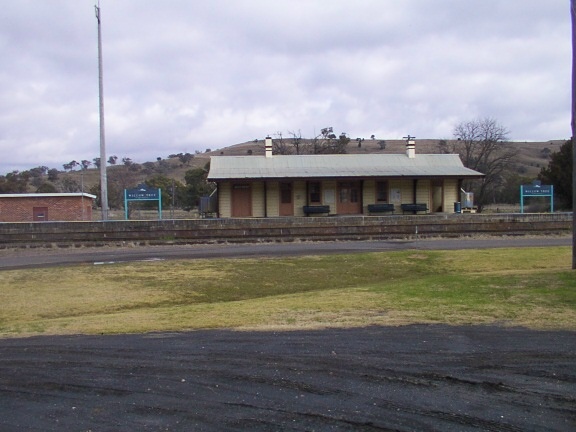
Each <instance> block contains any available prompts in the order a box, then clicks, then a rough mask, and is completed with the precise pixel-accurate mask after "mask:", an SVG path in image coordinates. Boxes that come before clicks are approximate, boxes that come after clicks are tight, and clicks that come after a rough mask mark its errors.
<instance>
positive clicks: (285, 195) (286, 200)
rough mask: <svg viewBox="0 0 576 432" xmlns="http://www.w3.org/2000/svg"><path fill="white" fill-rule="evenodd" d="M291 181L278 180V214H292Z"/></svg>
mask: <svg viewBox="0 0 576 432" xmlns="http://www.w3.org/2000/svg"><path fill="white" fill-rule="evenodd" d="M293 196H294V195H293V192H292V183H289V182H280V209H279V212H280V216H294V200H293Z"/></svg>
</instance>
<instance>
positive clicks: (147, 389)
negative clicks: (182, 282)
mask: <svg viewBox="0 0 576 432" xmlns="http://www.w3.org/2000/svg"><path fill="white" fill-rule="evenodd" d="M0 430H2V431H3V432H22V431H42V432H48V431H100V432H104V431H110V432H111V431H239V430H243V431H507V432H511V431H514V432H520V431H523V432H526V431H539V432H541V431H566V432H569V431H570V432H572V431H574V430H576V334H575V333H574V332H561V331H556V332H546V331H531V330H526V329H522V328H503V327H495V326H473V327H450V326H445V325H412V326H404V327H368V328H359V329H332V330H318V331H296V332H280V333H279V332H235V331H220V330H217V331H196V332H187V333H175V334H168V333H166V334H148V335H119V336H62V337H34V338H28V339H8V340H2V341H0Z"/></svg>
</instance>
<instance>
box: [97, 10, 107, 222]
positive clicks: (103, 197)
mask: <svg viewBox="0 0 576 432" xmlns="http://www.w3.org/2000/svg"><path fill="white" fill-rule="evenodd" d="M94 8H95V9H96V20H97V21H98V95H99V100H100V205H101V207H102V220H104V221H105V220H108V178H107V176H106V139H105V138H104V137H105V134H104V84H103V81H104V80H103V74H102V31H101V29H100V0H98V5H96V6H94Z"/></svg>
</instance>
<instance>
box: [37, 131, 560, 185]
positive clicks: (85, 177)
mask: <svg viewBox="0 0 576 432" xmlns="http://www.w3.org/2000/svg"><path fill="white" fill-rule="evenodd" d="M302 141H303V142H304V143H307V142H310V140H302ZM440 141H441V140H439V139H417V140H416V153H417V154H418V153H429V154H434V153H440V152H441V150H440V147H439V142H440ZM564 142H565V141H563V140H555V141H545V142H511V143H510V144H509V145H511V146H513V147H515V148H516V149H517V150H518V157H517V160H516V164H515V165H513V166H511V167H510V169H511V170H513V171H515V172H516V173H518V174H521V175H522V176H526V177H532V178H535V177H536V176H537V175H538V173H539V172H540V169H541V168H542V167H543V166H546V165H547V164H548V161H549V157H548V155H549V154H550V153H553V152H557V151H559V150H560V147H561V146H562V144H564ZM449 143H450V142H449ZM405 144H406V143H405V141H404V140H378V139H367V140H364V141H361V142H360V143H359V142H358V141H356V140H354V139H352V140H351V141H350V143H349V144H348V146H347V149H346V150H347V153H349V154H358V153H397V154H398V153H404V152H405ZM247 155H254V156H257V155H264V140H257V141H256V140H254V141H247V142H244V143H240V144H235V145H231V146H229V147H223V148H220V149H217V150H214V151H210V152H205V153H197V154H195V155H193V157H192V158H190V159H189V160H187V161H186V163H183V162H182V160H181V159H180V158H179V157H178V156H177V155H173V157H167V158H166V159H162V160H157V161H154V162H145V163H141V164H134V166H133V167H132V169H130V170H127V169H126V166H124V165H123V164H122V163H120V162H118V164H117V165H114V166H109V167H108V172H109V178H115V177H114V173H115V172H116V173H117V174H119V173H120V172H122V170H123V171H125V172H129V173H130V176H129V177H126V176H125V175H124V174H122V175H121V176H120V177H121V178H122V183H126V184H122V185H119V186H122V187H129V186H128V183H130V184H131V183H134V182H136V183H142V182H144V181H146V180H147V179H149V178H151V177H153V176H156V175H162V176H165V177H168V178H171V179H175V180H177V181H180V182H182V183H184V176H185V174H186V171H188V170H190V169H193V168H204V167H205V166H206V164H207V163H209V162H210V157H212V156H247ZM31 169H32V168H31ZM62 179H68V180H73V181H74V182H76V183H77V185H78V186H79V185H81V184H83V190H84V191H89V190H90V189H91V188H92V187H93V186H95V185H97V184H98V183H99V181H100V174H99V170H98V169H97V168H96V167H91V168H89V169H87V170H85V171H83V172H81V171H80V170H78V168H76V169H75V170H72V171H60V172H59V182H60V184H61V183H62ZM28 189H29V190H28V191H29V192H35V191H36V187H35V186H33V183H31V184H30V185H29V187H28ZM78 190H79V188H78Z"/></svg>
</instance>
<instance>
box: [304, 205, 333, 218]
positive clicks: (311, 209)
mask: <svg viewBox="0 0 576 432" xmlns="http://www.w3.org/2000/svg"><path fill="white" fill-rule="evenodd" d="M303 210H304V213H305V214H306V216H309V215H311V214H322V213H330V206H327V205H316V206H304V207H303Z"/></svg>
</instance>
